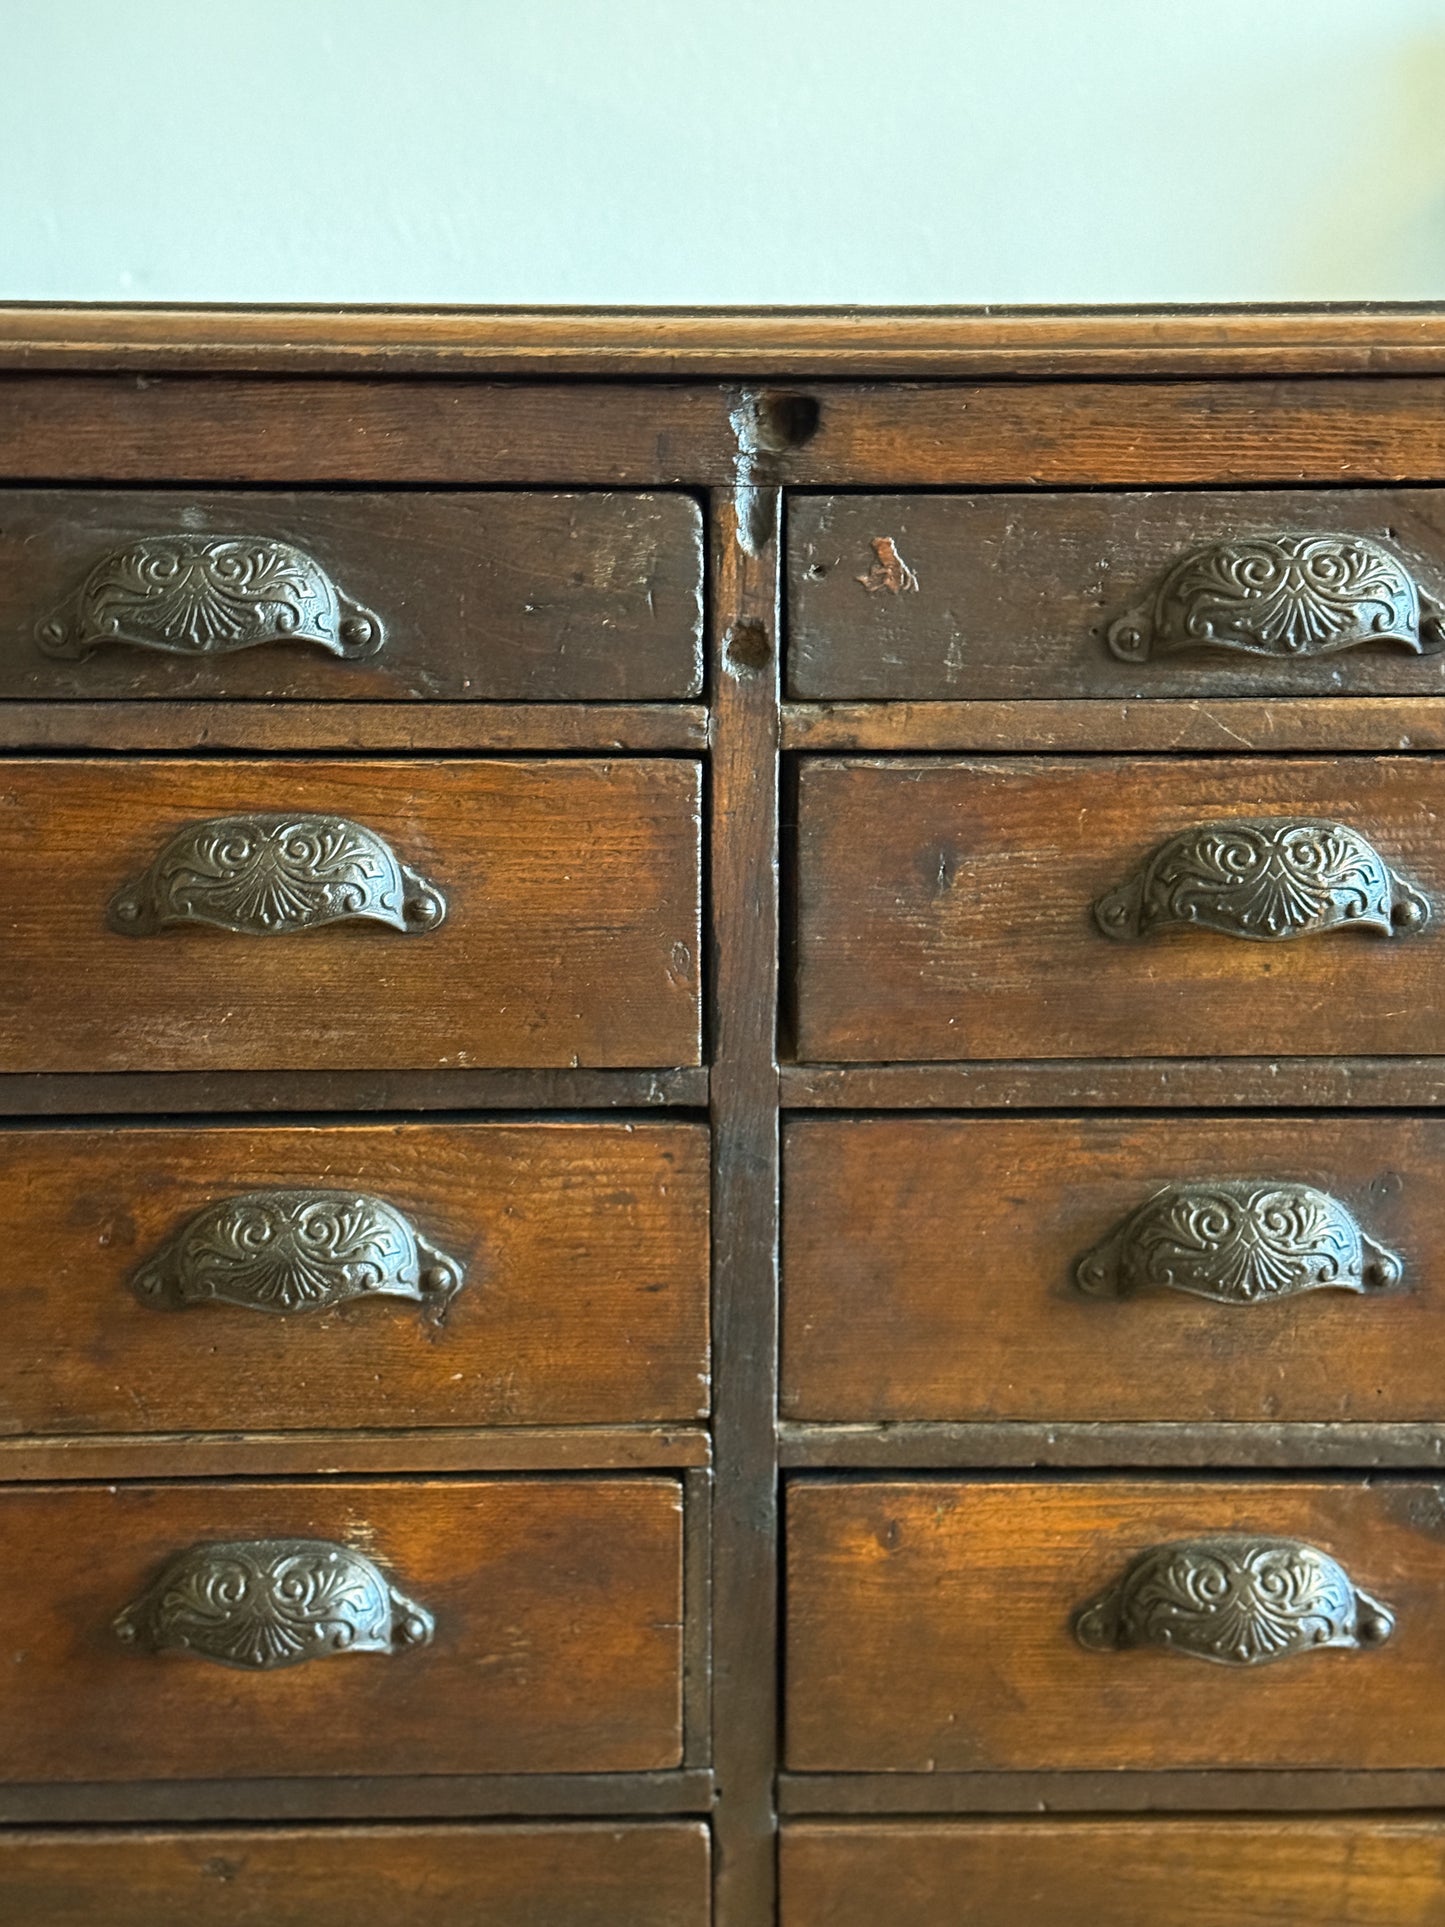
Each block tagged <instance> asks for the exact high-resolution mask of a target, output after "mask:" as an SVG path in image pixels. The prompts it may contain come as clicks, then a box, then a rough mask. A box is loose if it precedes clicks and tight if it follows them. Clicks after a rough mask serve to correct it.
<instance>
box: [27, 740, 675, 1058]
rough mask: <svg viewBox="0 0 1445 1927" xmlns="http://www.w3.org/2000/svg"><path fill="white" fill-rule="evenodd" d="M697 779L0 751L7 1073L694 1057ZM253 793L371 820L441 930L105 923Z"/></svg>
mask: <svg viewBox="0 0 1445 1927" xmlns="http://www.w3.org/2000/svg"><path fill="white" fill-rule="evenodd" d="M698 777H699V773H698V767H697V765H696V764H695V763H691V762H684V761H662V760H648V761H634V762H627V761H622V762H610V763H595V762H581V761H579V762H560V761H559V762H532V763H516V762H500V761H498V762H472V761H456V762H440V761H437V762H386V763H382V762H345V763H341V762H334V763H324V762H273V763H265V762H234V763H227V762H219V761H218V762H206V761H198V762H164V761H153V762H142V761H130V762H124V763H122V762H109V763H107V762H101V761H95V762H85V761H73V762H72V761H56V762H47V761H42V760H35V761H23V760H14V761H8V762H4V763H0V874H3V875H4V877H5V880H6V889H5V901H4V904H3V906H0V939H3V944H4V949H5V953H6V970H5V973H4V980H3V987H0V1066H3V1068H4V1069H5V1070H8V1071H107V1070H109V1071H139V1070H191V1071H195V1070H250V1069H271V1068H275V1069H278V1070H302V1069H307V1070H320V1069H336V1070H343V1069H345V1070H358V1069H361V1070H370V1069H401V1070H409V1069H430V1068H445V1067H453V1066H454V1067H456V1068H458V1069H468V1068H473V1067H478V1068H480V1067H486V1066H496V1067H499V1068H500V1067H508V1066H513V1065H518V1064H534V1065H557V1066H565V1065H579V1064H587V1065H593V1066H609V1065H616V1066H624V1065H630V1064H631V1065H635V1064H669V1063H678V1064H686V1063H696V1062H697V1061H698V1054H699V1044H698V1013H699V990H698V944H699V933H698V919H699V893H698V861H699V850H698V843H699V835H700V829H699V798H698V787H699V781H698ZM250 810H316V811H321V812H323V813H325V814H329V815H339V816H343V817H350V818H353V819H354V820H356V821H358V822H360V823H362V824H364V825H365V826H366V827H367V828H369V829H372V830H375V831H377V832H379V833H380V834H381V835H382V836H383V837H385V838H386V839H387V841H388V842H389V843H390V844H391V846H392V848H393V850H394V852H395V854H396V855H397V856H398V858H400V859H401V860H402V861H403V862H407V863H411V864H413V865H414V866H416V867H417V868H418V869H420V870H421V871H422V872H423V874H424V875H426V876H427V878H428V880H429V881H430V882H432V883H434V884H436V885H437V886H438V887H439V888H440V889H441V890H442V891H443V892H444V894H445V895H446V897H447V900H448V905H449V908H448V914H447V918H446V921H445V922H444V923H443V924H441V925H440V927H439V928H437V929H435V930H431V931H427V932H425V933H424V934H421V935H413V934H403V933H401V932H398V931H393V930H387V929H385V928H383V927H382V926H380V925H377V924H371V925H368V924H348V923H340V924H333V925H330V926H328V927H327V928H324V929H320V930H313V931H308V932H306V933H304V934H303V935H299V936H270V937H254V936H252V937H248V936H242V935H236V934H234V933H232V932H228V931H216V930H209V929H205V928H201V927H188V928H182V929H172V930H169V931H165V932H162V933H160V934H159V935H157V936H153V937H145V938H136V937H131V936H122V935H117V934H115V933H114V932H112V931H110V930H108V929H107V928H106V925H105V914H106V906H107V904H108V903H109V901H110V898H111V896H112V894H113V893H114V891H115V890H116V889H117V888H118V887H119V886H120V885H121V884H122V883H125V882H126V881H128V880H129V879H133V878H135V877H138V876H140V875H141V874H142V873H143V872H144V870H145V869H146V866H147V865H148V864H149V863H150V861H151V860H152V858H153V857H154V856H155V855H156V854H157V853H158V852H159V851H160V849H161V848H162V847H163V845H164V844H165V842H166V840H167V838H168V837H170V836H171V835H173V834H174V833H175V831H177V830H178V829H180V828H182V827H183V826H185V825H186V824H188V823H192V822H197V821H202V820H204V819H206V818H209V817H221V816H227V815H231V814H234V813H237V812H245V811H250Z"/></svg>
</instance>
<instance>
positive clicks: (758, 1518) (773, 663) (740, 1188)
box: [710, 485, 782, 1927]
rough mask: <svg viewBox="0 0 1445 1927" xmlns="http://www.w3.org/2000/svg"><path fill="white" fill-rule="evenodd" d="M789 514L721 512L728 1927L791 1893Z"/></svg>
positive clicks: (719, 1415) (718, 1293)
mask: <svg viewBox="0 0 1445 1927" xmlns="http://www.w3.org/2000/svg"><path fill="white" fill-rule="evenodd" d="M781 517H782V498H781V495H780V492H779V491H778V490H777V489H774V488H770V487H767V486H764V485H760V486H756V487H747V488H743V487H739V489H738V490H737V492H736V494H735V495H734V496H733V497H732V498H731V499H729V500H726V501H723V500H716V501H715V502H714V505H713V516H712V527H713V533H714V551H713V569H712V581H713V592H712V593H713V602H712V616H713V619H712V624H711V630H712V634H713V637H714V639H715V640H714V650H715V654H714V659H713V675H712V686H713V690H714V708H713V753H712V761H711V770H710V773H711V779H712V815H711V844H710V848H711V854H712V869H711V878H712V883H711V911H712V957H713V975H712V979H711V982H712V1009H713V1069H712V1084H711V1097H712V1102H711V1112H710V1116H711V1121H712V1142H713V1228H714V1230H713V1330H714V1337H715V1356H716V1361H717V1373H718V1376H717V1381H716V1388H715V1393H714V1407H713V1413H714V1416H713V1439H714V1444H715V1447H716V1451H717V1456H718V1461H719V1464H726V1467H727V1475H726V1477H725V1478H723V1479H721V1480H720V1481H719V1483H718V1491H717V1505H716V1511H715V1517H714V1530H715V1537H714V1559H715V1569H714V1593H713V1597H714V1602H715V1610H716V1621H715V1643H714V1692H713V1704H714V1714H715V1726H714V1761H715V1764H716V1767H717V1771H718V1775H719V1779H720V1782H721V1785H722V1787H723V1789H724V1793H723V1799H722V1803H721V1805H720V1807H719V1810H718V1814H717V1822H716V1824H717V1830H718V1876H717V1887H716V1909H717V1911H716V1921H717V1927H755V1924H756V1923H758V1922H762V1921H769V1920H771V1919H772V1918H773V1909H774V1895H775V1867H774V1859H775V1851H774V1832H773V1774H774V1766H775V1762H776V1757H777V1745H776V1735H777V1708H778V1682H777V1665H776V1641H777V1627H778V1617H777V1587H778V1578H777V1504H778V1502H777V1461H776V1454H775V1450H774V1444H773V1422H774V1418H775V1415H776V1410H777V1369H778V1253H777V1246H778V1191H777V1186H778V1108H777V1106H778V1068H777V1041H776V1039H777V1031H776V1011H777V990H778V962H777V958H778V938H779V900H778V856H777V848H778V761H777V750H778V708H777V701H778V674H779V670H778V655H779V649H778V637H779V633H780V618H781V608H780V600H779V592H780V563H779V546H780V531H781Z"/></svg>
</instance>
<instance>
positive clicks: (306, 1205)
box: [131, 1190, 465, 1318]
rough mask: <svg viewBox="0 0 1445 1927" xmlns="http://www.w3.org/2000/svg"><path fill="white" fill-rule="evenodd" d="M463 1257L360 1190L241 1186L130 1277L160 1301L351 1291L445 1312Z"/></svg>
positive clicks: (275, 1302) (315, 1296)
mask: <svg viewBox="0 0 1445 1927" xmlns="http://www.w3.org/2000/svg"><path fill="white" fill-rule="evenodd" d="M464 1278H465V1273H464V1271H463V1269H462V1267H461V1266H460V1265H459V1264H458V1263H457V1262H456V1260H455V1259H454V1258H449V1257H447V1255H446V1254H445V1252H441V1251H438V1250H437V1249H436V1248H435V1246H433V1245H430V1244H428V1243H427V1241H426V1240H425V1239H424V1238H423V1237H421V1236H420V1235H419V1233H418V1232H417V1231H416V1230H415V1229H414V1228H413V1227H412V1225H411V1224H410V1223H409V1222H408V1221H407V1219H406V1218H405V1217H404V1216H403V1215H402V1213H401V1212H400V1211H398V1210H397V1208H396V1206H395V1205H392V1204H388V1203H386V1202H385V1200H384V1199H382V1198H374V1197H371V1196H368V1195H367V1194H366V1193H365V1192H360V1191H333V1190H324V1191H323V1190H276V1191H247V1192H244V1193H242V1194H241V1195H239V1196H237V1197H230V1198H222V1199H220V1200H218V1201H217V1202H216V1203H215V1204H211V1205H208V1206H207V1207H206V1209H205V1210H204V1211H200V1212H198V1213H197V1214H196V1216H195V1217H193V1218H191V1219H189V1220H188V1221H187V1223H185V1224H184V1225H182V1226H181V1227H180V1229H179V1230H178V1231H176V1232H175V1233H174V1235H173V1236H172V1237H170V1238H168V1239H167V1240H166V1242H165V1244H164V1245H162V1247H161V1249H160V1250H159V1251H158V1252H156V1254H155V1256H154V1257H152V1258H150V1259H148V1260H147V1261H146V1263H145V1264H143V1265H142V1266H141V1267H140V1269H139V1271H137V1272H136V1273H135V1275H134V1277H133V1278H132V1279H131V1285H132V1287H133V1289H134V1291H135V1293H136V1295H137V1296H138V1297H139V1298H140V1299H141V1301H142V1302H143V1303H144V1304H147V1305H154V1306H156V1307H157V1308H158V1309H159V1310H163V1311H180V1310H182V1309H184V1308H185V1307H187V1306H190V1305H239V1306H244V1307H246V1308H247V1309H248V1310H252V1311H269V1312H303V1311H325V1310H329V1309H330V1308H331V1307H332V1306H333V1305H342V1304H345V1303H346V1302H347V1301H348V1300H349V1299H352V1298H406V1299H410V1300H412V1301H413V1302H414V1303H416V1304H419V1305H423V1306H425V1307H427V1308H428V1309H429V1310H430V1311H431V1312H432V1313H433V1315H434V1316H436V1317H437V1318H440V1317H442V1316H443V1315H444V1314H445V1312H446V1309H447V1307H448V1305H449V1304H450V1303H451V1301H452V1299H453V1298H454V1297H455V1296H456V1294H457V1292H458V1291H459V1290H460V1289H461V1287H462V1283H463V1281H464Z"/></svg>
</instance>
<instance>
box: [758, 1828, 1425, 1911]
mask: <svg viewBox="0 0 1445 1927" xmlns="http://www.w3.org/2000/svg"><path fill="white" fill-rule="evenodd" d="M781 1855H782V1869H781V1873H782V1912H781V1915H780V1919H781V1923H782V1927H876V1924H877V1922H879V1921H880V1920H888V1921H890V1922H892V1923H893V1927H955V1923H956V1922H957V1921H958V1919H959V1897H960V1895H966V1896H967V1907H968V1913H967V1919H968V1921H969V1927H1021V1923H1023V1922H1025V1921H1027V1922H1028V1924H1029V1927H1076V1923H1078V1922H1081V1921H1106V1920H1107V1921H1108V1922H1109V1923H1110V1927H1158V1923H1159V1922H1160V1921H1162V1920H1168V1921H1171V1922H1177V1923H1179V1927H1279V1924H1280V1923H1281V1922H1283V1921H1289V1920H1295V1921H1309V1922H1310V1923H1311V1927H1431V1923H1433V1922H1435V1921H1437V1920H1438V1919H1439V1917H1440V1910H1441V1907H1442V1906H1445V1822H1442V1821H1440V1820H1436V1819H1423V1818H1421V1819H1416V1818H1413V1817H1412V1818H1409V1819H1400V1820H1314V1821H1311V1820H1291V1821H1289V1822H1287V1823H1285V1824H1281V1823H1279V1822H1277V1821H1249V1820H1037V1819H1035V1820H994V1821H974V1822H971V1823H970V1822H960V1823H956V1824H954V1825H951V1826H943V1825H938V1824H936V1823H935V1824H933V1825H927V1824H910V1823H908V1822H906V1821H902V1822H891V1823H890V1822H885V1823H881V1824H874V1825H872V1826H860V1825H856V1824H855V1825H852V1826H849V1825H846V1824H842V1823H830V1822H828V1821H812V1822H807V1821H799V1822H797V1823H796V1824H794V1825H791V1826H788V1827H786V1828H785V1829H784V1831H783V1837H782V1844H781Z"/></svg>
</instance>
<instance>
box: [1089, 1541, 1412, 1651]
mask: <svg viewBox="0 0 1445 1927" xmlns="http://www.w3.org/2000/svg"><path fill="white" fill-rule="evenodd" d="M1394 1630H1395V1616H1394V1614H1393V1613H1392V1612H1391V1610H1390V1608H1389V1607H1388V1606H1386V1605H1383V1604H1382V1603H1381V1602H1380V1601H1379V1600H1378V1599H1373V1598H1371V1596H1370V1595H1369V1593H1367V1592H1361V1591H1360V1590H1359V1588H1358V1587H1357V1586H1355V1585H1354V1584H1353V1583H1352V1581H1351V1580H1350V1578H1349V1576H1348V1574H1347V1573H1346V1572H1345V1571H1344V1569H1343V1567H1341V1566H1339V1565H1338V1564H1336V1562H1335V1561H1334V1560H1333V1559H1332V1558H1331V1557H1330V1556H1329V1554H1328V1553H1326V1552H1321V1551H1320V1550H1319V1548H1318V1547H1317V1546H1309V1545H1305V1544H1304V1543H1303V1542H1302V1541H1301V1540H1298V1539H1273V1538H1266V1537H1264V1536H1262V1535H1257V1534H1254V1533H1225V1534H1222V1535H1220V1536H1218V1537H1215V1538H1208V1539H1178V1540H1174V1541H1173V1542H1171V1543H1170V1544H1168V1545H1162V1546H1151V1547H1150V1548H1149V1550H1148V1551H1147V1552H1141V1553H1140V1554H1139V1556H1138V1558H1137V1559H1134V1560H1132V1561H1131V1562H1130V1564H1129V1567H1128V1569H1127V1570H1126V1571H1125V1573H1124V1576H1123V1577H1122V1578H1121V1579H1119V1580H1118V1581H1117V1582H1116V1583H1115V1584H1114V1585H1112V1586H1110V1587H1108V1588H1107V1590H1105V1591H1104V1592H1102V1593H1100V1594H1099V1595H1098V1597H1097V1598H1095V1599H1092V1600H1090V1601H1089V1603H1088V1605H1086V1606H1084V1607H1083V1608H1082V1609H1081V1610H1080V1611H1079V1612H1078V1613H1076V1614H1075V1616H1074V1632H1075V1635H1076V1636H1077V1638H1078V1640H1079V1643H1080V1644H1081V1645H1083V1646H1087V1647H1089V1648H1090V1649H1091V1650H1092V1651H1095V1652H1113V1651H1117V1650H1121V1649H1123V1648H1125V1647H1130V1646H1152V1647H1156V1648H1158V1649H1159V1650H1161V1651H1164V1652H1171V1653H1184V1654H1186V1655H1187V1656H1188V1657H1189V1658H1191V1659H1207V1660H1211V1661H1213V1662H1214V1664H1216V1665H1218V1666H1264V1665H1268V1664H1269V1663H1271V1662H1272V1661H1274V1660H1277V1659H1286V1658H1288V1657H1290V1655H1292V1654H1294V1653H1307V1652H1313V1651H1316V1650H1318V1649H1319V1648H1321V1647H1326V1646H1339V1647H1346V1648H1350V1649H1352V1650H1355V1649H1359V1648H1361V1647H1367V1646H1380V1645H1382V1644H1383V1643H1384V1642H1385V1640H1387V1639H1388V1638H1389V1637H1390V1635H1391V1633H1392V1632H1393V1631H1394Z"/></svg>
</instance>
